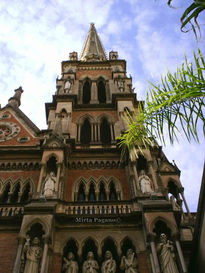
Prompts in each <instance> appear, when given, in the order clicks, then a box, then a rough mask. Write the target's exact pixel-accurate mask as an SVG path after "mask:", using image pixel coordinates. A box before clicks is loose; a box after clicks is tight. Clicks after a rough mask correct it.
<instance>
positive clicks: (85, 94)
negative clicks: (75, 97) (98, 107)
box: [82, 77, 92, 104]
mask: <svg viewBox="0 0 205 273" xmlns="http://www.w3.org/2000/svg"><path fill="white" fill-rule="evenodd" d="M91 86H92V82H91V80H90V79H89V78H88V77H86V78H85V79H84V80H83V82H82V103H83V104H89V103H90V100H91Z"/></svg>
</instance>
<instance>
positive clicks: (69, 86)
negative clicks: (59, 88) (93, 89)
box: [65, 81, 71, 93]
mask: <svg viewBox="0 0 205 273" xmlns="http://www.w3.org/2000/svg"><path fill="white" fill-rule="evenodd" d="M70 89H71V83H70V81H66V83H65V93H69V91H70Z"/></svg>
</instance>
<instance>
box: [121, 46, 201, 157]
mask: <svg viewBox="0 0 205 273" xmlns="http://www.w3.org/2000/svg"><path fill="white" fill-rule="evenodd" d="M204 74H205V61H204V57H203V55H202V52H201V51H200V50H199V49H198V55H196V54H195V52H194V63H189V62H188V60H187V58H186V56H185V62H184V64H182V67H181V69H179V68H178V69H177V71H176V72H175V73H174V74H171V73H170V72H169V71H168V72H167V75H166V77H165V78H161V84H160V86H157V85H155V84H153V83H150V87H149V90H148V92H147V98H146V105H145V107H141V105H140V107H139V109H138V114H136V115H135V116H134V118H132V116H130V115H128V113H125V115H124V116H125V120H126V122H127V124H128V126H129V128H128V130H127V131H126V132H125V133H124V134H123V135H122V136H121V137H120V138H119V139H120V146H123V145H125V144H126V146H127V147H128V149H129V150H132V149H133V147H137V148H138V149H139V150H140V151H141V152H142V149H143V148H146V147H148V146H152V145H153V141H152V140H153V136H156V137H158V138H159V139H160V141H161V142H162V143H163V144H165V133H166V132H167V134H168V138H169V140H170V142H171V143H173V142H174V141H175V140H177V135H178V134H179V133H180V132H181V131H182V132H183V134H184V135H185V137H186V139H187V140H188V141H191V140H192V139H194V140H196V141H199V137H198V134H199V132H198V124H199V123H200V122H202V124H203V134H204V136H205V107H204V106H205V79H204Z"/></svg>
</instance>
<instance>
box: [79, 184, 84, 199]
mask: <svg viewBox="0 0 205 273" xmlns="http://www.w3.org/2000/svg"><path fill="white" fill-rule="evenodd" d="M78 201H79V202H83V201H85V190H84V185H83V183H81V184H80V187H79V190H78Z"/></svg>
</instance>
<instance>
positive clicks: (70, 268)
mask: <svg viewBox="0 0 205 273" xmlns="http://www.w3.org/2000/svg"><path fill="white" fill-rule="evenodd" d="M74 258H75V257H74V254H73V252H69V253H68V256H67V258H63V260H64V262H65V263H64V265H63V272H65V273H78V263H77V262H76V261H74Z"/></svg>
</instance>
